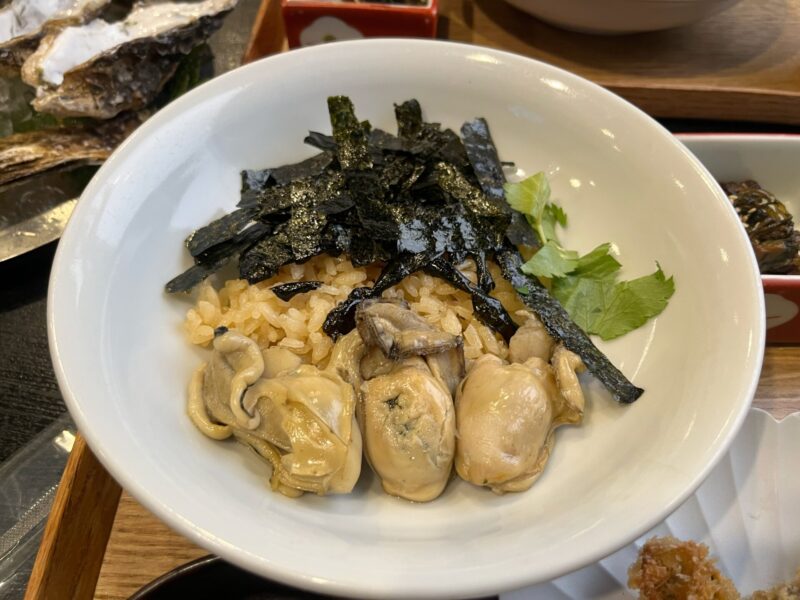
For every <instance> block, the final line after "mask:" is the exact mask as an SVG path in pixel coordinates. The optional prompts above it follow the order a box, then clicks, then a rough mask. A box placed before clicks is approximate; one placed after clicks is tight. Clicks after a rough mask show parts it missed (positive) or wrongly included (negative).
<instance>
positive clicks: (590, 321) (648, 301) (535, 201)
mask: <svg viewBox="0 0 800 600" xmlns="http://www.w3.org/2000/svg"><path fill="white" fill-rule="evenodd" d="M504 189H505V193H506V201H507V202H508V204H509V205H510V206H511V208H513V209H514V210H517V211H519V212H521V213H523V214H524V215H525V217H526V218H527V220H528V223H529V224H530V226H531V227H532V228H533V229H534V231H536V234H537V235H538V236H539V241H540V242H541V244H542V245H541V247H540V248H539V250H538V251H537V252H536V254H534V255H533V257H532V258H531V259H530V260H529V261H528V262H526V263H525V264H524V265H522V267H521V268H522V271H523V272H524V273H526V274H527V275H531V276H533V277H540V278H547V279H549V280H550V290H551V293H552V294H553V296H555V298H556V299H557V300H558V301H559V302H561V304H562V305H563V306H564V308H565V309H566V311H567V312H568V313H569V315H570V316H571V317H572V319H573V320H574V321H575V323H577V324H578V326H580V327H581V328H582V329H583V330H584V331H586V333H589V334H594V335H599V336H600V337H601V338H602V339H604V340H611V339H614V338H616V337H619V336H621V335H624V334H626V333H628V332H629V331H632V330H634V329H636V328H638V327H641V326H642V325H644V324H645V322H646V321H647V320H648V319H650V318H651V317H655V316H656V315H658V314H659V313H661V311H662V310H664V308H665V307H666V306H667V301H668V300H669V299H670V297H671V296H672V294H673V293H674V292H675V282H674V281H673V279H672V277H670V278H667V277H666V276H665V275H664V272H663V271H662V270H661V267H660V266H659V267H658V270H657V271H656V272H655V273H652V274H650V275H647V276H646V277H640V278H639V279H634V280H632V281H617V274H618V272H619V270H620V268H621V265H620V263H619V261H617V259H616V258H614V257H613V256H612V255H611V244H601V245H600V246H598V247H597V248H595V249H594V250H592V251H591V252H589V254H585V255H584V256H578V253H577V252H575V251H573V250H566V249H564V248H562V247H561V245H560V244H559V243H558V240H557V236H556V227H557V226H558V225H560V226H561V227H566V225H567V214H566V213H565V212H564V210H563V209H562V208H561V207H560V206H558V205H557V204H554V203H552V202H550V184H549V183H548V182H547V177H546V176H545V174H544V173H542V172H540V173H536V175H533V176H531V177H528V178H527V179H525V180H523V181H520V182H519V183H507V184H506V185H505V188H504ZM517 291H518V292H520V293H521V294H524V293H527V291H528V290H527V289H525V291H524V292H523V291H522V290H521V289H518V290H517Z"/></svg>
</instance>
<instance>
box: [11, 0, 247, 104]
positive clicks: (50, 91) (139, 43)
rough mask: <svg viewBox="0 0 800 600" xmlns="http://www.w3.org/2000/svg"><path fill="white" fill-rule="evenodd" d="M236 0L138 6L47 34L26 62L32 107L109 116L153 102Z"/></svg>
mask: <svg viewBox="0 0 800 600" xmlns="http://www.w3.org/2000/svg"><path fill="white" fill-rule="evenodd" d="M236 2H237V0H204V1H203V2H197V3H163V4H151V5H143V6H137V7H136V8H134V10H133V11H131V13H130V14H129V15H128V17H127V18H126V19H125V20H123V21H119V22H116V23H107V22H106V21H103V20H102V19H97V20H95V21H92V22H91V23H89V24H87V25H84V26H81V27H67V28H65V29H63V30H61V31H59V32H55V33H51V34H48V35H46V36H45V37H44V39H43V40H42V42H41V44H40V45H39V48H38V49H37V50H36V52H34V53H33V54H32V55H31V56H30V57H29V58H28V59H27V60H26V61H25V64H24V65H23V66H22V78H23V80H24V81H25V82H26V83H28V84H29V85H31V86H34V87H35V88H36V99H35V100H34V101H33V107H34V108H35V109H36V110H38V111H40V112H45V113H51V114H54V115H57V116H61V117H94V118H98V119H108V118H111V117H113V116H115V115H117V114H119V113H120V112H121V111H123V110H138V109H140V108H142V107H144V106H146V105H147V104H149V103H150V102H151V101H152V100H153V99H154V98H155V97H156V95H157V94H158V93H159V92H160V91H161V89H162V88H163V87H164V85H165V84H166V83H167V81H168V80H169V79H170V77H172V75H173V74H174V73H175V69H177V67H178V63H179V62H180V60H181V58H182V56H183V55H185V54H188V53H189V52H190V51H191V50H192V48H194V47H195V46H197V45H199V44H201V43H203V42H204V41H205V40H206V39H207V38H208V37H209V36H210V35H211V34H212V33H213V32H214V31H215V30H216V29H218V28H219V26H220V25H221V24H222V19H223V18H224V15H225V14H226V13H227V12H228V11H230V10H231V9H233V7H234V6H235V5H236Z"/></svg>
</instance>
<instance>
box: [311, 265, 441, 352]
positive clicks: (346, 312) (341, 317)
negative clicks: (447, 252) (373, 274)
mask: <svg viewBox="0 0 800 600" xmlns="http://www.w3.org/2000/svg"><path fill="white" fill-rule="evenodd" d="M429 262H430V256H428V255H427V254H423V253H420V254H403V255H399V256H396V257H395V258H393V259H392V260H390V261H389V262H388V263H387V264H386V266H385V267H384V268H383V270H382V271H381V274H380V275H379V276H378V279H376V280H375V285H373V286H372V287H357V288H355V289H354V290H353V291H352V292H350V294H349V295H348V296H347V298H345V299H344V300H343V301H342V302H340V303H339V304H338V305H337V306H336V307H334V308H333V310H331V312H329V313H328V316H327V318H326V319H325V323H324V324H323V325H322V330H323V331H324V332H325V333H327V334H328V335H329V336H330V337H331V338H333V339H334V340H335V339H338V338H339V337H340V336H342V335H344V334H346V333H348V332H350V331H352V330H353V328H354V327H355V326H356V308H357V307H358V305H359V304H360V303H361V301H362V300H367V299H368V298H379V297H380V295H381V294H383V292H385V291H386V290H388V289H389V288H390V287H392V286H393V285H396V284H398V283H400V282H401V281H403V279H405V278H406V277H408V276H409V275H411V274H412V273H415V272H416V271H419V270H421V269H422V268H423V267H424V266H425V265H426V264H428V263H429Z"/></svg>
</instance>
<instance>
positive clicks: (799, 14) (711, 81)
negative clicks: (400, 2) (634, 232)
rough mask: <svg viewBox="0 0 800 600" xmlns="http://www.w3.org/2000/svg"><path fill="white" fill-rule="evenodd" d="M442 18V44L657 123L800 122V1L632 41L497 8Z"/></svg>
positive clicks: (447, 9)
mask: <svg viewBox="0 0 800 600" xmlns="http://www.w3.org/2000/svg"><path fill="white" fill-rule="evenodd" d="M440 12H441V15H442V18H441V21H440V22H441V25H442V26H441V32H442V33H441V35H442V36H443V37H446V38H448V39H450V40H455V41H463V42H470V43H473V44H480V45H482V46H489V47H492V48H500V49H503V50H510V51H512V52H516V53H519V54H524V55H526V56H531V57H533V58H538V59H540V60H543V61H545V62H548V63H551V64H554V65H558V66H560V67H563V68H566V69H568V70H570V71H573V72H575V73H578V74H579V75H583V76H584V77H588V78H589V79H592V80H593V81H596V82H597V83H600V84H601V85H604V86H606V87H608V88H609V89H611V90H613V91H615V92H617V93H618V94H620V95H622V96H624V97H625V98H627V99H629V100H631V101H632V102H633V103H634V104H637V105H638V106H640V107H641V108H643V109H644V110H645V111H646V112H648V113H650V114H653V115H656V116H660V117H691V118H707V119H738V120H752V121H765V122H778V123H787V124H788V123H800V35H798V31H800V1H798V0H744V1H743V2H741V3H740V4H738V5H736V6H734V7H733V8H731V9H729V10H727V11H725V12H723V13H721V14H719V15H716V16H714V17H713V18H710V19H706V20H704V21H700V22H699V23H696V24H694V25H690V26H687V27H682V28H678V29H672V30H669V31H660V32H651V33H642V34H634V35H625V36H593V35H587V34H581V33H572V32H568V31H564V30H561V29H557V28H555V27H551V26H549V25H547V24H545V23H543V22H541V21H539V20H537V19H535V18H533V17H531V16H530V15H528V14H526V13H523V12H521V11H519V10H517V9H515V8H513V7H512V6H510V5H508V4H506V3H505V2H499V1H498V0H440Z"/></svg>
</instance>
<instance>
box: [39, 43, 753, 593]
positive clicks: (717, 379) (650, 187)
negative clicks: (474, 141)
mask: <svg viewBox="0 0 800 600" xmlns="http://www.w3.org/2000/svg"><path fill="white" fill-rule="evenodd" d="M330 94H348V95H350V96H351V97H352V98H353V100H354V102H355V105H356V107H357V111H358V115H359V116H360V117H361V118H362V119H369V120H370V121H371V122H372V123H373V124H374V125H375V126H381V127H384V128H389V129H393V127H394V124H393V107H392V103H393V102H397V101H402V100H404V99H407V98H411V97H416V98H418V99H419V100H420V102H421V104H422V106H423V108H424V111H425V115H426V117H427V118H428V119H429V120H433V121H440V122H442V123H444V124H445V125H447V126H449V127H454V128H458V127H459V126H460V124H461V123H462V122H463V121H464V120H467V119H471V118H473V117H476V116H483V117H485V118H487V120H488V122H489V124H490V126H491V129H492V132H493V135H494V138H495V140H496V142H497V145H498V147H499V149H500V153H501V157H502V158H503V159H505V160H514V161H516V162H517V164H518V165H519V166H521V167H522V168H524V169H526V170H527V171H529V172H534V171H536V170H540V169H541V170H544V171H546V172H547V173H548V174H549V175H550V178H551V182H552V187H553V190H554V195H555V197H556V198H558V199H559V200H560V201H561V203H562V205H563V206H564V207H565V209H566V210H567V212H568V213H569V216H570V227H569V230H568V233H567V234H566V235H565V236H564V242H565V243H566V244H567V246H568V247H571V248H576V249H579V250H581V251H588V250H589V249H591V248H594V247H595V246H596V245H597V244H600V243H602V242H607V241H612V242H614V243H615V244H616V245H617V246H618V248H619V250H620V252H621V255H622V261H623V263H624V264H625V271H624V274H625V275H626V276H627V277H635V276H638V275H643V274H645V273H649V272H651V271H652V270H653V269H654V268H655V261H656V260H659V261H660V263H661V265H662V267H663V268H664V269H665V270H666V271H667V272H668V273H670V274H672V275H674V276H675V280H676V282H677V291H676V293H675V295H674V297H673V298H672V301H671V303H670V305H669V307H668V308H667V309H666V311H665V312H664V313H663V314H662V315H661V316H660V317H659V318H658V319H656V320H654V321H652V322H650V323H648V324H647V326H646V327H643V328H642V329H640V330H637V331H636V332H634V333H632V334H629V335H627V336H625V337H624V338H621V339H618V340H615V341H614V342H611V343H601V344H600V347H601V348H602V349H603V350H604V351H605V352H606V353H607V354H608V356H609V357H610V358H611V359H612V360H613V361H614V362H615V363H616V364H617V365H618V366H619V367H620V368H621V369H622V370H623V371H624V372H625V373H627V374H628V375H629V376H630V377H631V378H632V379H633V380H634V382H635V383H637V384H639V385H640V386H642V387H644V388H645V389H646V390H647V391H646V392H645V394H644V395H643V396H642V398H641V399H640V400H639V401H638V402H637V403H635V404H634V405H632V406H620V405H617V404H615V403H614V402H613V401H612V400H610V399H609V397H608V395H607V394H606V393H605V392H603V391H602V390H600V389H599V387H598V386H597V385H596V384H595V383H594V382H590V383H589V386H588V387H589V388H590V389H589V398H588V409H587V414H586V419H585V424H584V426H583V427H580V428H569V429H562V430H559V432H558V436H557V443H556V448H555V452H554V454H553V456H552V458H551V459H550V463H549V465H548V467H547V470H546V472H545V474H544V476H543V477H542V478H541V479H540V480H539V481H538V482H537V484H536V485H535V486H534V487H533V488H532V489H531V490H530V491H528V492H526V493H523V494H510V495H506V496H502V497H499V496H495V495H493V494H491V493H490V492H488V491H486V490H485V489H479V488H476V487H473V486H470V485H468V484H466V483H464V482H462V481H453V482H452V483H451V485H450V486H449V487H448V489H447V491H446V492H445V494H444V495H443V496H442V497H441V498H439V499H438V500H436V501H435V502H432V503H429V504H422V505H419V504H417V505H415V504H411V503H408V502H405V501H401V500H397V499H395V498H392V497H389V496H386V495H384V494H382V493H381V492H380V488H379V485H378V483H377V481H375V478H374V477H371V476H370V475H369V473H367V472H365V473H364V475H363V478H362V480H361V482H360V483H359V485H358V486H357V489H356V491H355V493H354V494H352V495H350V496H340V497H315V496H304V497H303V498H301V499H298V500H291V499H288V498H285V497H283V496H280V495H278V494H275V493H272V492H270V491H269V490H268V488H267V483H266V469H265V466H264V464H263V463H262V462H261V461H260V460H258V459H257V458H255V457H254V456H253V455H252V454H251V453H250V452H248V451H246V450H245V449H243V448H241V447H239V446H237V445H236V444H235V443H229V444H223V443H219V442H214V441H211V440H209V439H208V438H206V437H204V436H202V435H201V434H200V433H198V432H197V431H196V430H195V428H194V426H193V425H192V424H191V423H190V422H189V419H188V418H187V416H186V414H185V410H184V401H185V394H186V387H187V382H188V380H189V376H190V373H191V371H192V370H193V368H195V367H196V366H197V365H198V364H199V362H200V361H201V360H202V359H203V358H204V357H206V356H207V354H205V353H204V351H202V350H198V349H193V348H190V347H189V346H188V344H187V342H186V341H185V340H184V338H183V336H182V332H181V324H182V320H183V316H184V314H185V311H186V309H187V308H188V306H189V303H188V301H186V300H182V299H181V298H176V297H168V296H166V295H165V294H164V292H163V285H164V283H165V282H166V281H167V280H168V279H170V278H171V277H172V276H173V275H174V274H175V273H178V272H179V271H181V270H182V269H184V268H185V267H186V266H188V263H189V261H188V257H187V255H186V253H185V251H184V248H183V244H182V241H183V239H184V238H185V237H186V235H187V234H188V233H190V232H191V231H192V230H193V229H195V228H197V227H198V226H200V225H202V224H204V223H206V222H208V221H209V219H211V218H212V217H214V216H216V215H219V214H220V213H222V212H223V211H227V210H230V209H231V208H232V207H234V205H235V204H236V202H237V200H238V192H239V171H240V169H243V168H256V167H265V166H270V165H276V164H281V163H286V162H289V161H295V160H298V159H301V158H303V157H306V156H308V155H310V154H311V153H312V150H311V149H309V148H308V147H305V146H304V145H303V144H302V139H303V137H304V136H305V134H306V132H307V131H308V130H309V129H314V130H321V131H326V130H328V117H327V114H326V103H325V99H326V97H327V96H328V95H330ZM710 224H713V226H711V225H710ZM48 307H49V308H48V310H49V333H50V340H51V348H52V356H53V360H54V363H55V369H56V373H57V375H58V379H59V382H60V385H61V387H62V390H63V393H64V397H65V399H66V402H67V405H68V407H69V409H70V411H71V413H72V415H73V417H74V418H75V420H76V422H77V424H78V427H79V429H80V430H81V432H82V433H83V434H84V435H85V437H86V439H87V441H88V442H89V445H90V446H91V448H92V449H93V450H94V452H95V453H96V454H97V456H98V458H99V459H100V460H101V461H102V462H103V463H104V464H105V465H106V467H107V468H108V469H109V471H110V472H111V473H112V474H113V475H114V477H116V478H117V479H118V480H119V481H120V483H121V484H122V485H123V487H125V488H126V489H127V490H128V491H129V492H131V493H132V494H133V495H134V497H136V498H137V499H138V500H139V501H140V502H142V503H143V504H144V505H145V506H146V507H147V508H149V509H150V510H152V511H153V512H154V513H155V514H156V515H157V516H159V517H160V518H162V519H163V520H164V521H166V522H167V523H168V524H169V525H170V526H171V527H173V528H175V529H176V530H177V531H179V532H180V533H182V534H184V535H186V536H188V537H189V538H190V539H191V540H193V541H195V542H196V543H197V544H199V545H201V546H204V547H206V548H208V549H209V550H211V551H213V552H215V553H217V554H219V555H221V556H222V557H224V558H226V559H228V560H230V561H232V562H234V563H236V564H238V565H240V566H242V567H245V568H247V569H250V570H252V571H255V572H258V573H261V574H264V575H266V576H269V577H273V578H275V579H278V580H281V581H284V582H288V583H290V584H294V585H297V586H301V587H306V588H313V589H316V590H321V591H325V592H328V593H333V594H345V595H361V596H366V597H371V598H377V597H390V596H402V597H424V598H434V597H454V596H479V595H488V594H490V593H496V592H499V591H501V590H505V589H513V588H519V587H522V586H523V585H526V584H529V583H533V582H536V581H542V580H546V579H550V578H552V577H555V576H558V575H560V574H563V573H566V572H568V571H572V570H574V569H577V568H579V567H581V566H583V565H586V564H589V563H591V562H593V561H595V560H597V559H599V558H601V557H602V556H605V555H606V554H608V553H610V552H612V551H614V550H615V549H617V548H619V547H621V546H623V545H624V544H626V543H628V542H630V541H631V540H633V539H634V538H635V537H636V536H638V535H640V534H641V533H643V532H644V531H646V530H647V529H648V528H650V527H652V526H653V525H654V524H656V523H658V522H659V521H660V520H661V519H663V518H664V517H665V516H666V515H667V514H669V513H670V512H671V511H672V510H674V509H675V508H676V507H677V506H678V505H679V504H680V503H681V502H682V501H683V500H684V499H685V498H686V497H687V496H688V495H689V494H690V493H691V492H692V491H693V490H694V489H695V487H697V486H698V485H699V484H700V482H701V481H702V480H703V478H704V477H705V475H706V474H707V473H708V472H709V470H710V469H711V468H712V466H713V465H714V464H715V463H716V462H717V460H718V459H719V458H720V457H721V456H722V455H723V454H724V452H725V450H726V448H727V446H728V444H729V443H730V441H731V440H732V439H733V436H734V435H735V433H736V431H737V429H738V428H739V426H740V424H741V422H742V420H743V418H744V416H745V414H746V411H747V407H748V405H749V403H750V400H751V398H752V395H753V392H754V390H755V386H756V382H757V378H758V373H759V369H760V365H761V357H762V347H763V342H764V309H763V296H762V294H761V288H760V280H759V277H758V271H757V269H756V265H755V260H754V258H753V256H752V253H751V251H750V248H749V246H748V242H747V238H746V237H745V235H744V231H743V229H742V228H741V226H740V224H739V221H738V219H737V217H736V215H735V214H734V212H733V210H732V208H731V207H730V205H729V203H728V202H727V200H726V199H725V197H724V196H723V195H722V192H721V190H720V189H719V188H718V187H717V186H716V184H715V183H714V180H713V179H712V178H711V177H710V175H709V174H708V172H707V171H706V170H705V169H704V168H703V167H702V166H701V165H700V163H699V162H698V161H697V160H696V159H695V158H694V157H693V156H692V155H691V154H690V153H689V152H688V151H687V150H686V149H685V148H684V147H683V146H682V145H681V144H680V143H678V142H677V141H676V140H675V139H674V138H673V137H672V136H671V135H670V134H669V133H668V132H667V131H666V130H664V129H663V128H662V127H661V126H659V125H658V124H657V123H655V122H654V121H653V120H651V119H650V118H649V117H647V116H646V115H644V114H643V113H642V112H640V111H638V110H637V109H635V108H634V107H633V106H631V105H630V104H628V103H627V102H625V101H623V100H621V99H620V98H618V97H616V96H614V95H612V94H611V93H609V92H608V91H606V90H603V89H602V88H600V87H598V86H596V85H594V84H592V83H589V82H587V81H585V80H583V79H580V78H578V77H576V76H574V75H571V74H569V73H567V72H565V71H562V70H560V69H556V68H554V67H551V66H548V65H545V64H542V63H539V62H536V61H533V60H529V59H526V58H523V57H520V56H515V55H511V54H506V53H502V52H497V51H494V50H488V49H482V48H479V47H475V46H467V45H459V44H449V43H443V42H433V41H408V40H367V41H358V42H345V43H341V44H331V45H325V46H320V47H314V48H309V49H304V50H299V51H295V52H290V53H286V54H281V55H278V56H275V57H273V58H268V59H266V60H262V61H260V62H257V63H254V64H251V65H248V66H246V67H244V68H241V69H237V70H236V71H233V72H231V73H228V74H226V75H223V76H222V77H220V78H218V79H215V80H213V81H211V82H209V83H207V84H205V85H203V86H202V87H200V88H198V89H196V90H194V91H193V92H190V93H189V94H187V95H185V96H183V97H182V98H180V99H179V100H178V101H176V102H175V103H173V104H171V105H170V106H168V107H167V108H166V109H164V110H163V111H161V112H159V113H158V114H157V115H156V116H155V117H153V118H152V119H151V120H150V121H148V122H147V123H145V124H144V126H142V127H141V128H140V129H139V130H138V131H137V132H136V133H135V134H134V135H133V136H132V137H131V138H130V139H129V140H128V141H126V142H125V143H124V144H123V145H122V146H121V147H120V148H119V149H118V150H117V152H115V154H114V156H113V157H111V159H109V160H108V162H106V164H105V165H104V166H103V167H102V168H101V170H100V171H99V172H98V174H97V175H96V176H95V178H94V179H93V180H92V182H91V183H90V185H89V187H88V188H87V189H86V192H85V194H84V196H83V197H82V199H81V201H80V202H79V203H78V206H77V208H76V211H75V213H74V215H73V217H72V220H71V222H70V224H69V226H68V228H67V230H66V232H65V234H64V236H63V238H62V240H61V244H60V246H59V248H58V252H57V256H56V259H55V263H54V266H53V274H52V281H51V287H50V296H49V303H48ZM367 471H368V470H367Z"/></svg>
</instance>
